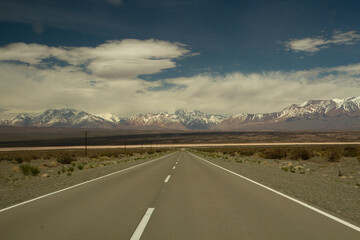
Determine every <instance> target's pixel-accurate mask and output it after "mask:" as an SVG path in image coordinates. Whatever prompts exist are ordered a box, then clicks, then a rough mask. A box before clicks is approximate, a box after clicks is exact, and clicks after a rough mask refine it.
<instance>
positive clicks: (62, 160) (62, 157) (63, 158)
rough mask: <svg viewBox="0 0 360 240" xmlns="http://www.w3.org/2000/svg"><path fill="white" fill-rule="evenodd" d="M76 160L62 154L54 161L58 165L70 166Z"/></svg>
mask: <svg viewBox="0 0 360 240" xmlns="http://www.w3.org/2000/svg"><path fill="white" fill-rule="evenodd" d="M75 160H76V159H75V157H73V156H71V155H69V154H63V155H60V156H59V157H58V158H57V159H56V161H58V162H59V163H61V164H70V163H72V162H74V161H75Z"/></svg>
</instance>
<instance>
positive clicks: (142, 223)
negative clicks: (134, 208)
mask: <svg viewBox="0 0 360 240" xmlns="http://www.w3.org/2000/svg"><path fill="white" fill-rule="evenodd" d="M154 210H155V208H148V210H147V211H146V213H145V215H144V217H143V218H142V219H141V221H140V223H139V225H138V227H137V228H136V230H135V232H134V234H133V235H132V236H131V238H130V240H139V239H140V238H141V235H142V233H143V232H144V230H145V227H146V225H147V223H148V222H149V220H150V217H151V214H152V213H153V211H154Z"/></svg>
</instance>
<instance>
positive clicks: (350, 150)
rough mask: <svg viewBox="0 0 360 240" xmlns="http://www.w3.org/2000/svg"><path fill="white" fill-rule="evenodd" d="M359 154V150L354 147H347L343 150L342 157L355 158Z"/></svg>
mask: <svg viewBox="0 0 360 240" xmlns="http://www.w3.org/2000/svg"><path fill="white" fill-rule="evenodd" d="M358 154H359V150H358V149H357V148H356V147H354V146H347V147H345V148H344V151H343V154H342V155H343V156H344V157H356V156H357V155H358Z"/></svg>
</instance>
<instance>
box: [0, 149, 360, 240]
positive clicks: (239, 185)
mask: <svg viewBox="0 0 360 240" xmlns="http://www.w3.org/2000/svg"><path fill="white" fill-rule="evenodd" d="M346 224H347V223H346V222H344V223H340V222H338V221H336V220H334V219H331V218H330V217H329V216H324V215H323V214H320V213H319V212H316V211H314V210H313V209H310V208H309V207H306V206H304V205H301V204H299V203H297V202H295V201H292V200H291V199H289V198H287V197H284V196H281V195H279V194H277V193H276V192H273V191H271V190H269V189H266V188H264V187H262V186H259V185H258V184H255V183H253V182H250V181H248V180H246V179H244V178H242V177H239V176H238V175H235V174H233V173H231V172H229V171H226V170H224V169H221V168H219V167H217V166H215V165H213V164H210V163H209V162H207V161H204V160H202V159H200V158H198V157H195V156H193V155H192V154H191V153H189V152H187V151H178V152H176V153H174V154H172V155H169V156H167V157H164V158H161V159H157V160H152V161H149V162H147V163H146V164H142V165H140V166H138V167H133V168H131V169H128V170H125V171H121V172H118V173H116V174H112V175H110V176H107V177H104V178H101V179H98V180H96V181H91V182H88V183H86V184H82V185H79V186H77V187H74V188H71V189H67V190H65V191H61V192H58V193H56V194H52V195H50V196H46V197H43V198H40V199H38V200H35V201H31V202H28V203H26V204H22V205H19V206H16V207H13V208H9V209H5V210H0V239H3V240H5V239H27V240H29V239H53V240H55V239H87V240H88V239H132V240H136V239H142V240H146V239H156V240H158V239H216V240H219V239H241V240H242V239H287V240H288V239H326V240H331V239H336V240H338V239H360V230H359V229H360V228H358V227H357V226H354V225H352V226H348V225H346ZM350 225H351V224H350Z"/></svg>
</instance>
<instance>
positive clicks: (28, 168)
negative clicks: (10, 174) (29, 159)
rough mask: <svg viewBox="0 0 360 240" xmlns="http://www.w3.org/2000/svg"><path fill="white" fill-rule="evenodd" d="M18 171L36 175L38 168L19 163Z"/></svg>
mask: <svg viewBox="0 0 360 240" xmlns="http://www.w3.org/2000/svg"><path fill="white" fill-rule="evenodd" d="M20 171H21V172H22V173H23V174H24V175H25V176H28V175H30V174H31V175H33V176H36V175H38V174H39V173H40V170H39V168H37V167H34V166H31V165H30V164H22V165H20Z"/></svg>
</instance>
